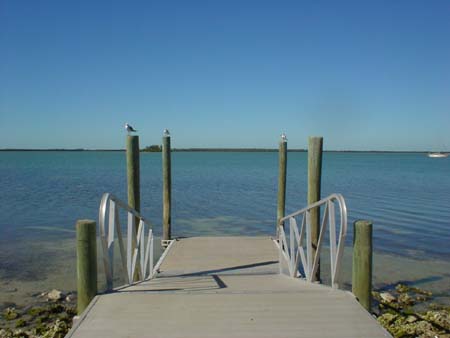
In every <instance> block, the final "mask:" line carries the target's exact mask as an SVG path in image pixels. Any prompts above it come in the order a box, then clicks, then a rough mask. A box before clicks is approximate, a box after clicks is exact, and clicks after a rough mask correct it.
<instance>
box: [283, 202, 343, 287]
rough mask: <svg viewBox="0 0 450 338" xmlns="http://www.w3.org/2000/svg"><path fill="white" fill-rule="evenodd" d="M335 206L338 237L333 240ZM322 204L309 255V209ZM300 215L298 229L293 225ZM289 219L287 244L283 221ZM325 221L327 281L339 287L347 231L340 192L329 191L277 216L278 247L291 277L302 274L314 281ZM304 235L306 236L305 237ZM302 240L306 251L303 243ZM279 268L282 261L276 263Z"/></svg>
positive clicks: (310, 241)
mask: <svg viewBox="0 0 450 338" xmlns="http://www.w3.org/2000/svg"><path fill="white" fill-rule="evenodd" d="M335 204H337V205H338V207H339V213H340V230H339V237H338V241H337V242H336V235H337V234H336V214H335V213H336V209H335ZM321 206H325V209H324V210H323V215H322V221H321V224H320V232H319V238H318V242H317V248H316V252H315V255H314V257H313V253H312V234H311V210H313V209H315V208H320V207H321ZM300 215H302V221H301V226H300V231H299V229H298V226H297V221H296V219H295V218H296V217H297V216H300ZM287 220H289V239H290V241H289V245H288V243H287V239H286V233H285V227H284V222H285V221H287ZM327 225H329V232H330V269H331V285H332V287H333V288H338V287H339V273H340V268H341V261H342V254H343V251H344V245H345V236H346V234H347V206H346V205H345V200H344V197H343V196H342V195H341V194H332V195H330V196H328V197H326V198H324V199H322V200H320V201H318V202H316V203H313V204H310V205H308V206H307V207H306V208H303V209H300V210H299V211H296V212H294V213H292V214H289V215H287V216H285V217H283V218H281V219H280V221H279V224H278V247H279V254H280V263H281V259H282V258H284V260H285V261H286V263H287V266H288V269H289V274H290V276H291V277H303V278H305V279H306V280H307V281H308V282H314V281H315V280H314V276H315V274H316V272H317V268H318V265H319V258H320V249H321V247H322V243H323V238H324V235H325V232H326V227H327ZM305 237H306V238H305ZM305 241H306V254H305V249H304V245H305V243H304V242H305ZM300 264H301V265H302V267H303V271H304V276H301V275H300V272H299V269H300ZM280 272H282V265H281V264H280Z"/></svg>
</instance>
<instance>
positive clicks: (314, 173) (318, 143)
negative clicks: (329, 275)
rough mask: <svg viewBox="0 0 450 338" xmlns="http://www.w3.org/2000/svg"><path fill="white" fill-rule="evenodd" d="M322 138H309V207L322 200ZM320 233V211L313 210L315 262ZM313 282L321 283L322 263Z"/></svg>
mask: <svg viewBox="0 0 450 338" xmlns="http://www.w3.org/2000/svg"><path fill="white" fill-rule="evenodd" d="M322 149H323V138H322V137H309V140H308V205H310V204H312V203H315V202H317V201H319V200H320V188H321V179H322ZM319 232H320V209H319V208H314V209H312V210H311V253H312V257H311V259H312V260H314V257H315V255H316V250H317V244H318V240H319ZM311 277H312V281H320V261H319V264H318V267H317V271H316V274H315V276H311Z"/></svg>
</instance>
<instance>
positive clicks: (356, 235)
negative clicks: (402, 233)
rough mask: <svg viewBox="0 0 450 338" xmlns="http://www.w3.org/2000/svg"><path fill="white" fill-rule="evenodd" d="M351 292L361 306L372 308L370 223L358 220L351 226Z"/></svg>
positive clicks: (368, 309)
mask: <svg viewBox="0 0 450 338" xmlns="http://www.w3.org/2000/svg"><path fill="white" fill-rule="evenodd" d="M352 292H353V294H354V295H355V296H356V298H357V299H358V301H359V302H360V303H361V305H362V306H363V307H364V308H365V309H366V310H367V311H370V308H371V306H372V222H370V221H363V220H359V221H356V222H355V223H354V224H353V268H352Z"/></svg>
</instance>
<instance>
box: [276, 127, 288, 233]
mask: <svg viewBox="0 0 450 338" xmlns="http://www.w3.org/2000/svg"><path fill="white" fill-rule="evenodd" d="M286 168H287V139H286V136H285V135H284V134H282V135H281V140H280V144H279V148H278V203H277V231H276V233H277V234H278V226H279V224H280V219H282V218H283V217H284V214H285V206H286Z"/></svg>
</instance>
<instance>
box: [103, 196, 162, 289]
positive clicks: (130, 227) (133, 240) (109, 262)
mask: <svg viewBox="0 0 450 338" xmlns="http://www.w3.org/2000/svg"><path fill="white" fill-rule="evenodd" d="M108 205H109V208H108ZM119 209H123V210H125V211H126V212H127V215H128V222H127V247H126V252H125V247H124V243H123V236H122V230H121V227H120V220H119ZM107 216H108V217H107ZM136 220H138V221H139V225H138V227H137V229H136V231H135V222H136ZM146 227H147V228H148V231H147V234H148V235H147V236H145V233H146V232H145V228H146ZM99 229H100V241H101V244H102V250H103V264H104V267H105V274H106V288H107V290H112V288H113V271H114V269H113V266H114V241H115V237H116V236H117V239H118V242H119V250H120V256H121V262H122V271H123V273H124V277H125V281H127V284H128V285H130V284H133V282H135V281H143V280H146V279H151V278H153V276H154V275H155V272H156V271H157V267H155V266H154V257H153V239H154V236H153V231H152V228H151V224H150V222H149V221H148V220H146V219H145V218H144V217H142V216H141V215H140V214H139V213H138V212H137V211H136V210H134V209H133V208H131V207H130V206H128V204H126V203H125V202H122V201H121V200H119V199H118V198H117V197H115V196H114V195H112V194H109V193H105V194H103V196H102V199H101V202H100V208H99ZM145 237H147V240H145ZM138 261H139V262H138Z"/></svg>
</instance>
